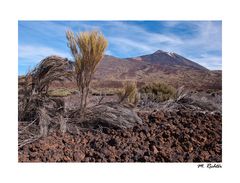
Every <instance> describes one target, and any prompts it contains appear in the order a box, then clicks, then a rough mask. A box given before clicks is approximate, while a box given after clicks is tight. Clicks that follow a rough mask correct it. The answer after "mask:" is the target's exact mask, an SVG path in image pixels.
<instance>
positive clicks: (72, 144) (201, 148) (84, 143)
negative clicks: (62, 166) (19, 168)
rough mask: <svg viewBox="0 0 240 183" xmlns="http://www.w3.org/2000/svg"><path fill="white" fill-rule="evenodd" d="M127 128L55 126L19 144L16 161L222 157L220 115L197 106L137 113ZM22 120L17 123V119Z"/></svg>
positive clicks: (198, 159) (201, 159)
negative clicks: (133, 123) (70, 128)
mask: <svg viewBox="0 0 240 183" xmlns="http://www.w3.org/2000/svg"><path fill="white" fill-rule="evenodd" d="M138 115H139V116H140V117H141V119H142V120H143V124H142V125H137V126H134V127H133V128H131V129H128V130H124V131H123V130H114V129H109V128H101V129H95V130H90V129H89V130H86V129H82V130H81V131H80V133H79V134H78V135H76V134H71V133H65V134H64V135H63V134H61V133H60V132H58V131H53V132H51V133H50V134H49V135H48V136H47V137H46V138H41V139H38V140H37V141H34V142H33V143H30V144H27V145H25V146H23V147H22V148H20V149H19V151H18V159H19V162H221V161H222V115H221V113H220V112H205V113H204V112H199V111H198V110H192V111H190V110H184V109H181V110H176V111H172V112H170V111H165V112H163V111H152V112H149V111H148V112H139V113H138ZM20 125H21V123H20Z"/></svg>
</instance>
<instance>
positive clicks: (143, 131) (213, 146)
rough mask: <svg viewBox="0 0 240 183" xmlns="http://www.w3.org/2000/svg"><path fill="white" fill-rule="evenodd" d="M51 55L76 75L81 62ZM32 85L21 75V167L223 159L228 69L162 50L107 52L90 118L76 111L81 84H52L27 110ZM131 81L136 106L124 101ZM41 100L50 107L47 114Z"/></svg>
mask: <svg viewBox="0 0 240 183" xmlns="http://www.w3.org/2000/svg"><path fill="white" fill-rule="evenodd" d="M50 58H52V59H62V60H63V62H66V64H67V70H68V71H69V72H74V69H75V67H74V62H72V61H70V60H68V59H64V58H60V57H56V56H55V57H54V56H53V57H50ZM27 80H28V79H26V77H25V76H21V77H19V123H18V124H19V133H18V140H19V150H18V159H19V162H221V161H222V72H221V71H211V70H208V69H206V68H205V67H203V66H201V65H199V64H197V63H195V62H193V61H190V60H188V59H186V58H184V57H182V56H180V55H178V54H176V53H169V52H164V51H161V50H158V51H156V52H155V53H153V54H150V55H144V56H140V57H136V58H125V59H120V58H116V57H113V56H109V55H107V56H106V55H105V57H104V58H103V60H102V61H101V63H100V64H99V66H98V67H97V70H96V73H95V74H94V76H93V81H92V83H91V85H90V95H89V98H88V106H87V111H86V119H87V120H80V118H81V116H79V114H77V113H76V111H77V109H78V108H79V91H78V88H77V84H76V82H75V81H74V79H72V78H70V79H69V80H68V79H65V78H64V79H62V80H61V82H60V81H53V82H52V83H51V85H50V86H49V88H48V91H47V93H46V95H45V96H44V98H41V100H39V99H36V100H35V99H34V98H31V97H30V98H31V100H32V101H34V102H33V103H28V106H27V107H26V106H25V108H24V107H22V106H24V105H23V104H24V102H25V103H26V101H25V99H26V100H29V101H30V99H29V98H28V97H29V95H28V94H27V92H26V91H27V87H28V86H27V85H26V82H28V81H27ZM29 80H32V79H31V76H30V79H29ZM129 81H134V82H136V86H137V96H138V100H137V101H136V102H134V105H132V104H128V103H127V102H125V103H124V102H123V103H119V102H118V101H119V92H120V91H121V90H122V89H123V88H124V86H125V83H126V82H129ZM153 83H160V84H156V85H154V86H153V85H152V84H153ZM155 90H156V91H155ZM23 91H25V92H23ZM26 96H28V97H26ZM36 101H37V102H36ZM36 103H39V106H40V105H43V104H44V106H45V108H41V112H40V113H39V112H37V111H36V107H34V105H35V104H36ZM23 108H24V109H26V110H25V113H24V115H22V114H23V112H22V110H23ZM27 108H28V109H29V110H27ZM119 111H120V112H119ZM45 114H46V115H47V116H45ZM41 120H43V121H45V123H44V125H45V127H44V129H45V128H47V135H45V136H44V137H43V136H38V134H39V133H41V130H42V128H40V127H41V125H42V122H41ZM46 121H47V122H46ZM63 121H64V123H63Z"/></svg>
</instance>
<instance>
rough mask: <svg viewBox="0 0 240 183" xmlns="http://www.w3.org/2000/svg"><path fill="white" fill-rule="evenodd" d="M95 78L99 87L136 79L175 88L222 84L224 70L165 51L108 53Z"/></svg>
mask: <svg viewBox="0 0 240 183" xmlns="http://www.w3.org/2000/svg"><path fill="white" fill-rule="evenodd" d="M72 64H73V63H72ZM93 79H94V80H97V82H96V84H97V85H98V86H106V85H108V84H107V83H108V82H109V83H110V84H111V83H113V81H114V83H115V84H116V82H122V80H135V81H137V82H139V83H146V82H166V83H168V84H171V85H174V86H175V87H179V86H182V85H184V86H187V87H196V88H201V87H203V88H219V89H221V87H222V82H221V81H222V72H221V71H210V70H208V69H207V68H205V67H203V66H201V65H199V64H197V63H195V62H193V61H191V60H189V59H187V58H184V57H182V56H181V55H178V54H176V53H172V52H164V51H162V50H158V51H156V52H154V53H153V54H149V55H143V56H139V57H134V58H125V59H121V58H116V57H114V56H110V55H105V56H104V58H103V60H102V61H101V62H100V64H99V65H98V67H97V70H96V73H95V74H94V78H93ZM103 83H104V84H103Z"/></svg>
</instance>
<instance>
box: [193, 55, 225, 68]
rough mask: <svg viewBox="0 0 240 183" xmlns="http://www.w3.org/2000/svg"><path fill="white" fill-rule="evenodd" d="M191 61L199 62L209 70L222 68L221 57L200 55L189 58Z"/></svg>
mask: <svg viewBox="0 0 240 183" xmlns="http://www.w3.org/2000/svg"><path fill="white" fill-rule="evenodd" d="M189 59H190V60H192V61H195V62H197V63H199V64H200V65H202V66H204V67H206V68H208V69H210V70H222V57H221V56H211V55H202V56H201V57H195V58H189Z"/></svg>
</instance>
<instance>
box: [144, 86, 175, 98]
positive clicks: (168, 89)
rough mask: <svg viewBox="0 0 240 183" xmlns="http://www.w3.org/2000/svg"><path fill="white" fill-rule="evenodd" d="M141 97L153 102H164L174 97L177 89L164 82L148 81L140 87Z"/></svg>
mask: <svg viewBox="0 0 240 183" xmlns="http://www.w3.org/2000/svg"><path fill="white" fill-rule="evenodd" d="M140 93H141V99H143V98H147V99H148V100H151V101H155V102H164V101H167V100H169V99H174V98H175V97H176V93H177V90H176V89H175V88H174V87H172V86H170V85H167V84H164V83H150V84H147V85H145V86H143V87H142V88H141V89H140Z"/></svg>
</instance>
